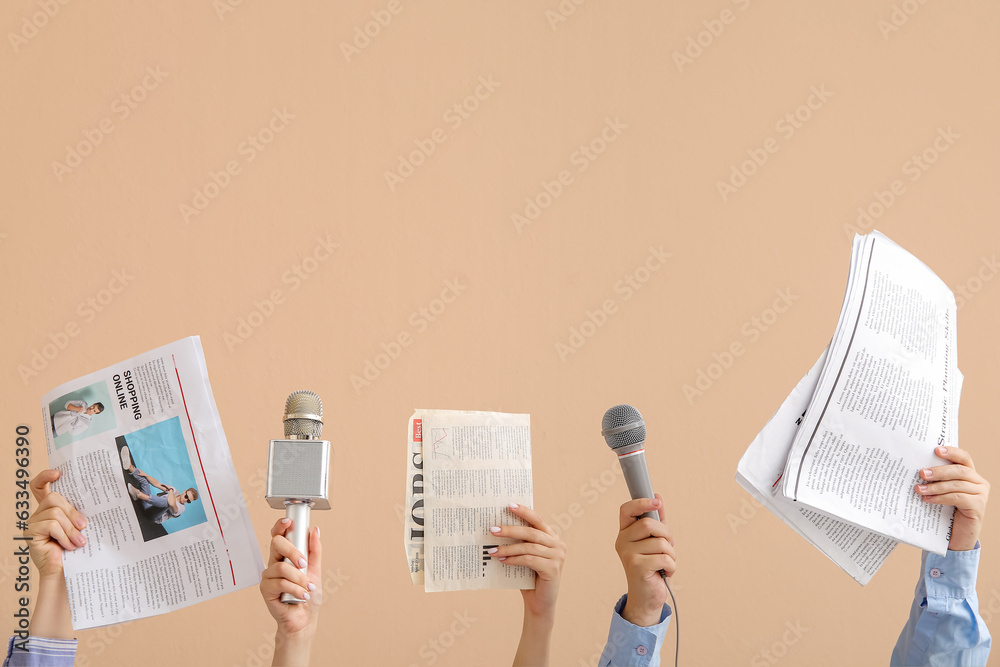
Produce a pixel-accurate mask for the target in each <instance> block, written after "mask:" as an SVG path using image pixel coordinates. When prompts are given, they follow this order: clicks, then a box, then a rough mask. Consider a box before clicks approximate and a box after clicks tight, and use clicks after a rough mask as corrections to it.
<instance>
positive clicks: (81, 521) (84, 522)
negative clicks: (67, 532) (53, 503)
mask: <svg viewBox="0 0 1000 667" xmlns="http://www.w3.org/2000/svg"><path fill="white" fill-rule="evenodd" d="M73 523H74V524H76V527H77V528H79V529H80V530H83V529H84V528H86V527H87V520H86V519H84V518H83V517H82V516H78V517H76V521H74V522H73Z"/></svg>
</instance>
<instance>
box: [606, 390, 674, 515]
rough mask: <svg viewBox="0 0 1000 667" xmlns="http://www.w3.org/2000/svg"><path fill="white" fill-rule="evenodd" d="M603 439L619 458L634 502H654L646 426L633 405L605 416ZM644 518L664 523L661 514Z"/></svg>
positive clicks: (625, 406) (650, 513)
mask: <svg viewBox="0 0 1000 667" xmlns="http://www.w3.org/2000/svg"><path fill="white" fill-rule="evenodd" d="M601 435H603V436H604V441H605V442H606V443H608V447H610V448H611V450H612V451H614V453H615V454H617V455H618V463H620V464H621V466H622V473H624V475H625V483H626V484H627V485H628V492H629V493H630V494H631V495H632V500H635V499H636V498H654V497H655V496H654V495H653V486H652V484H650V482H649V469H648V468H647V467H646V448H645V445H646V422H645V421H643V419H642V415H641V414H639V411H638V410H636V409H635V408H634V407H632V406H631V405H616V406H614V407H612V408H609V409H608V411H607V412H605V413H604V419H603V420H601ZM642 516H644V517H649V518H650V519H653V520H654V521H659V520H660V515H659V514H658V513H657V512H646V513H645V514H643V515H642Z"/></svg>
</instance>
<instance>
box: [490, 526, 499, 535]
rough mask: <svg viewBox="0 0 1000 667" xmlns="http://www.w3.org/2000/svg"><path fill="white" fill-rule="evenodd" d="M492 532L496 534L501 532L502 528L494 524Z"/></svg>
mask: <svg viewBox="0 0 1000 667" xmlns="http://www.w3.org/2000/svg"><path fill="white" fill-rule="evenodd" d="M490 532H491V533H493V534H494V535H496V534H497V533H499V532H500V529H499V528H498V527H496V526H493V527H492V528H490Z"/></svg>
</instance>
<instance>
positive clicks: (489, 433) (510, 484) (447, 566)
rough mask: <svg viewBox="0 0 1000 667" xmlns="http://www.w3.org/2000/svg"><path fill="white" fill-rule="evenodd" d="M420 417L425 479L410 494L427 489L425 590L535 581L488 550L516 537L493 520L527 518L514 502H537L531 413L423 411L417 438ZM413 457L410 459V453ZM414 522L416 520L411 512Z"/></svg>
mask: <svg viewBox="0 0 1000 667" xmlns="http://www.w3.org/2000/svg"><path fill="white" fill-rule="evenodd" d="M417 420H419V423H420V434H421V440H422V442H421V444H422V450H421V457H420V461H421V465H422V466H423V479H422V481H423V484H422V486H418V485H414V484H412V482H411V484H410V485H409V487H408V493H409V492H412V491H413V490H414V489H415V488H420V489H421V490H422V492H423V493H422V496H423V498H422V500H423V509H424V514H423V518H424V524H423V529H424V530H423V537H424V543H423V553H424V566H425V567H424V572H423V579H424V589H425V590H427V591H429V592H437V591H454V590H474V589H483V588H519V589H530V588H534V587H535V573H534V572H533V571H532V570H531V569H530V568H527V567H523V566H512V565H506V564H504V563H501V562H500V561H498V560H496V559H493V558H490V557H489V556H488V554H487V551H488V550H489V549H491V548H493V547H495V546H499V545H501V544H510V543H512V542H514V541H515V540H512V539H509V538H498V537H495V536H494V535H492V534H491V533H490V527H491V526H503V525H515V524H517V525H524V522H523V521H522V520H521V519H519V518H518V517H516V516H515V515H514V514H513V513H511V512H510V510H509V509H508V504H509V503H511V502H515V503H518V504H522V505H525V506H527V507H530V506H532V504H533V499H532V483H531V425H530V418H529V415H526V414H504V413H499V412H464V411H455V410H417V411H416V412H415V413H414V415H413V417H412V420H411V429H410V433H411V444H412V440H413V436H412V434H413V433H414V430H413V429H414V426H413V424H416V422H417ZM410 458H411V463H412V460H413V457H412V454H411V457H410ZM408 500H409V503H408V504H409V506H410V507H413V506H414V505H416V504H417V503H418V502H419V499H418V500H416V501H414V500H412V495H411V496H410V498H409V499H408ZM410 521H411V522H412V523H413V524H416V521H415V520H414V515H413V514H412V513H411V519H410ZM409 535H410V533H408V534H407V537H409ZM407 553H408V555H409V554H410V553H411V548H410V546H409V543H408V546H407ZM412 574H413V561H412V560H411V575H412ZM414 581H415V582H416V578H415V577H414Z"/></svg>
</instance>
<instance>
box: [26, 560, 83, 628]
mask: <svg viewBox="0 0 1000 667" xmlns="http://www.w3.org/2000/svg"><path fill="white" fill-rule="evenodd" d="M29 632H30V633H31V634H32V635H34V636H35V637H48V638H49V639H73V622H72V617H71V616H70V613H69V595H68V594H67V592H66V579H65V578H64V577H63V575H62V573H61V572H60V573H59V574H55V575H48V576H44V577H42V578H41V579H40V580H39V583H38V597H37V599H36V601H35V611H34V613H33V614H32V615H31V626H30V628H29Z"/></svg>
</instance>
